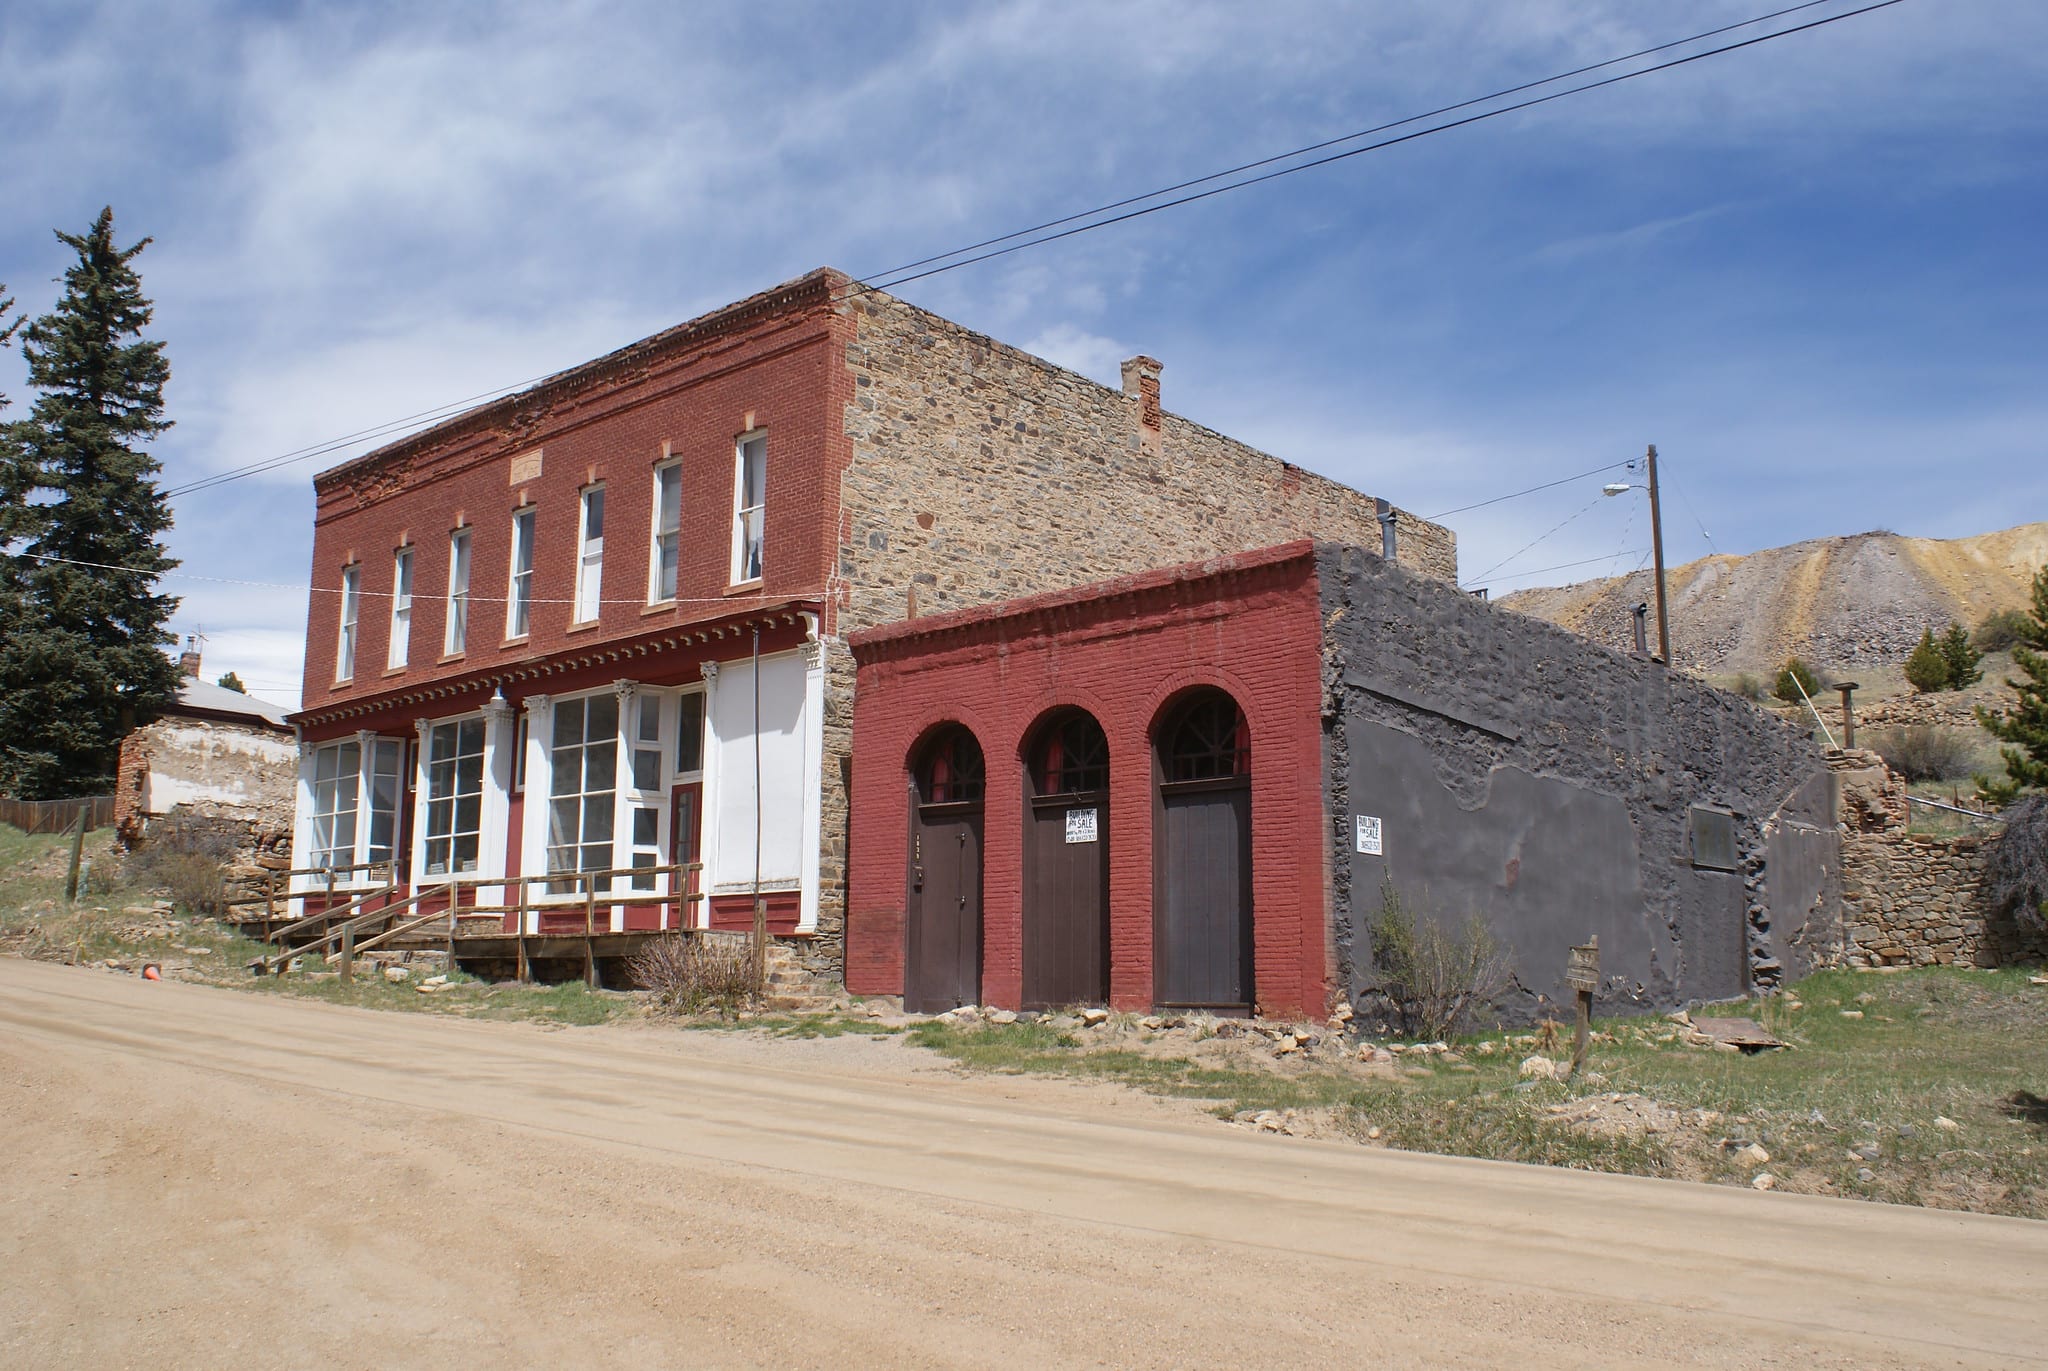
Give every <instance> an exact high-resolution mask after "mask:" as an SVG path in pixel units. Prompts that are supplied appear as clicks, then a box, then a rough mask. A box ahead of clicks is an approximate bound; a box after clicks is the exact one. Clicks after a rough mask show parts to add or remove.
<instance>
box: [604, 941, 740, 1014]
mask: <svg viewBox="0 0 2048 1371" xmlns="http://www.w3.org/2000/svg"><path fill="white" fill-rule="evenodd" d="M626 970H627V973H628V974H629V975H630V976H631V977H632V978H633V984H635V985H637V986H639V987H640V988H641V989H642V990H645V991H647V992H648V996H649V1003H650V1006H651V1008H652V1009H653V1010H654V1012H655V1013H656V1014H664V1015H672V1014H699V1013H703V1012H705V1011H707V1010H715V1011H717V1012H718V1013H721V1014H735V1013H738V1012H739V1011H740V1010H741V1009H744V1008H745V1007H746V1006H747V1005H748V1004H749V1003H750V1002H752V1000H753V998H754V958H753V955H752V950H751V949H750V948H749V947H748V945H747V940H746V939H744V938H736V937H719V936H715V935H714V936H710V937H706V936H705V935H703V934H684V935H681V936H678V937H674V938H657V939H655V940H653V941H652V942H649V943H648V944H646V945H645V946H644V947H642V948H641V949H640V950H639V951H638V952H636V953H634V954H633V956H632V958H631V960H629V961H628V962H627V963H626Z"/></svg>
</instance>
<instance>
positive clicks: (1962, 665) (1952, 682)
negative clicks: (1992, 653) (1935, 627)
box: [1934, 620, 1984, 690]
mask: <svg viewBox="0 0 2048 1371" xmlns="http://www.w3.org/2000/svg"><path fill="white" fill-rule="evenodd" d="M1934 646H1935V650H1936V651H1938V652H1940V653H1941V660H1942V662H1943V664H1944V665H1946V666H1947V667H1948V684H1947V685H1945V686H1943V687H1942V689H1943V690H1963V689H1966V688H1968V687H1970V686H1973V685H1975V684H1977V682H1979V681H1981V680H1983V679H1984V668H1983V667H1982V666H1980V665H1979V663H1981V662H1982V661H1983V660H1984V654H1983V653H1981V652H1979V651H1978V650H1977V649H1976V648H1974V647H1972V646H1970V631H1969V630H1968V629H1966V628H1964V627H1963V626H1962V625H1961V624H1959V623H1957V622H1955V621H1954V620H1950V621H1949V626H1948V632H1946V633H1944V634H1942V635H1941V637H1939V638H1937V639H1936V640H1935V643H1934Z"/></svg>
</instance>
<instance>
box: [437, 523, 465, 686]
mask: <svg viewBox="0 0 2048 1371" xmlns="http://www.w3.org/2000/svg"><path fill="white" fill-rule="evenodd" d="M469 548H470V539H469V527H468V525H464V526H463V527H461V528H455V529H450V530H449V531H448V616H447V621H446V627H444V628H443V629H442V632H441V655H442V656H443V657H459V656H461V655H462V654H463V652H464V651H465V650H467V648H468V646H469Z"/></svg>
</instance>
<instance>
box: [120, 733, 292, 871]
mask: <svg viewBox="0 0 2048 1371" xmlns="http://www.w3.org/2000/svg"><path fill="white" fill-rule="evenodd" d="M297 778H298V751H297V748H296V747H295V745H294V744H293V742H292V740H291V738H289V737H288V736H286V735H283V734H280V733H278V732H277V731H275V730H273V729H265V728H251V727H248V726H245V725H241V724H235V723H229V722H226V721H222V720H212V719H194V718H181V717H177V716H171V717H167V718H162V719H158V720H157V721H156V722H154V723H151V724H146V725H144V726H143V727H141V728H138V729H136V730H135V731H134V732H132V733H130V734H129V735H128V736H127V737H126V738H125V739H123V740H122V743H121V760H120V763H119V767H118V769H117V771H116V774H115V785H114V829H115V833H116V834H117V841H118V843H119V845H120V846H121V847H122V848H124V849H126V850H128V851H130V852H135V851H139V850H141V849H143V848H146V847H150V846H153V845H157V844H161V843H165V842H173V841H194V842H199V843H202V844H203V845H204V846H206V847H209V848H210V847H212V846H214V845H216V844H218V845H223V846H227V847H229V848H230V849H231V853H232V855H231V856H230V857H229V863H228V867H227V877H228V879H229V881H230V882H232V883H235V884H238V885H240V886H242V887H243V888H244V890H245V891H247V892H251V893H253V892H255V891H256V890H257V888H258V887H259V886H260V885H261V883H262V881H263V879H264V876H265V873H266V872H269V871H284V870H289V869H290V868H291V864H292V817H293V809H294V805H295V803H296V799H297V786H298V779H297Z"/></svg>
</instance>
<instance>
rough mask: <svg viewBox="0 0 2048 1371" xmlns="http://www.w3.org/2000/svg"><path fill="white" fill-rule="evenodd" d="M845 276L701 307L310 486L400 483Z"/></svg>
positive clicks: (802, 300) (815, 278)
mask: <svg viewBox="0 0 2048 1371" xmlns="http://www.w3.org/2000/svg"><path fill="white" fill-rule="evenodd" d="M850 279H851V278H849V277H848V276H847V275H846V274H845V273H844V272H841V271H837V270H834V269H833V268H831V267H820V268H818V269H817V270H816V271H813V272H810V273H808V274H806V275H804V276H800V277H798V278H797V279H795V280H793V281H785V282H783V283H782V284H781V285H778V286H771V287H770V288H769V289H767V290H764V291H761V292H760V293H759V294H756V295H750V296H748V297H747V298H746V299H744V300H740V301H738V302H736V303H734V304H730V305H726V306H724V307H723V308H721V309H715V310H712V311H711V312H710V313H709V314H701V315H699V316H697V317H696V318H695V319H691V320H688V321H686V322H684V323H681V324H677V325H675V326H674V327H673V328H668V329H664V330H662V331H661V332H660V333H656V334H653V335H651V336H649V337H646V338H642V339H640V340H639V341H638V342H635V343H628V344H627V345H626V346H625V347H622V348H619V349H617V350H616V351H613V352H608V353H606V354H605V355H604V356H602V357H599V358H596V359H594V360H592V361H588V362H584V363H581V364H580V365H578V366H573V367H570V368H569V369H568V370H567V371H559V372H556V373H555V374H554V375H552V376H549V377H547V378H546V379H544V380H542V381H539V382H536V383H535V384H534V385H531V386H529V387H527V388H526V389H524V390H521V391H518V392H516V393H515V394H512V395H507V396H504V397H503V398H501V399H497V400H493V401H491V402H490V403H488V404H484V405H480V406H478V407H477V408H475V409H472V410H468V411H466V412H464V413H462V414H459V415H457V416H456V417H454V418H453V419H449V420H446V421H444V422H442V423H439V424H435V425H434V426H433V427H431V428H427V429H422V430H421V431H420V432H418V433H413V434H408V435H407V436H406V437H404V438H400V439H399V440H398V441H396V442H393V443H387V444H385V445H384V446H383V447H380V448H378V449H376V450H375V451H372V452H367V453H364V454H363V455H362V456H361V457H357V458H355V459H353V460H351V461H347V462H343V463H342V464H341V465H339V466H335V467H329V468H328V469H327V470H325V471H323V472H321V473H319V474H318V475H316V476H315V477H314V478H313V489H314V490H315V491H316V492H319V493H321V494H325V493H326V492H327V491H328V490H330V489H332V488H335V487H339V486H344V485H350V484H353V485H355V486H358V487H360V488H362V489H364V490H366V491H369V492H371V493H372V494H374V493H377V492H383V491H387V490H396V489H400V488H403V487H404V486H405V485H406V484H408V483H409V481H410V479H411V472H412V470H413V467H414V465H415V464H416V463H417V462H419V460H420V459H421V457H422V456H423V454H425V453H426V452H428V451H429V450H430V449H433V448H435V447H439V446H442V445H445V444H448V443H451V442H453V441H455V440H458V439H461V438H464V437H470V436H475V435H477V434H480V433H485V432H489V431H492V430H494V429H497V428H499V427H501V426H504V425H506V424H508V423H510V422H512V421H514V420H516V419H517V418H518V417H519V415H521V414H522V413H529V412H531V411H533V410H535V409H539V408H544V407H545V406H547V405H549V404H551V403H554V402H555V401H558V400H561V399H563V398H564V397H566V396H569V395H573V394H576V393H578V392H580V391H584V390H587V389H589V388H590V387H591V386H594V385H599V384H603V383H605V382H607V381H610V380H612V379H613V378H615V377H616V376H618V375H619V374H620V373H621V372H630V371H633V370H637V369H641V368H644V367H646V366H647V365H648V364H649V363H650V362H654V361H656V360H658V359H660V358H662V357H664V356H666V355H669V354H671V353H674V352H678V351H681V350H683V349H685V348H688V347H692V346H694V345H696V344H699V343H703V342H706V341H709V340H711V339H714V338H717V337H718V336H720V335H721V334H726V333H730V332H732V331H734V330H736V329H740V328H744V327H747V326H748V325H751V324H753V323H755V322H757V321H759V320H761V319H763V318H766V317H768V316H771V315H774V314H779V313H784V312H788V311H808V310H812V309H816V308H818V307H820V306H823V305H825V304H827V303H828V302H829V301H830V300H831V298H832V293H833V292H834V291H835V290H837V289H839V288H840V287H842V286H845V285H847V284H849V283H850ZM524 441H525V440H524V439H522V442H524Z"/></svg>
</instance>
